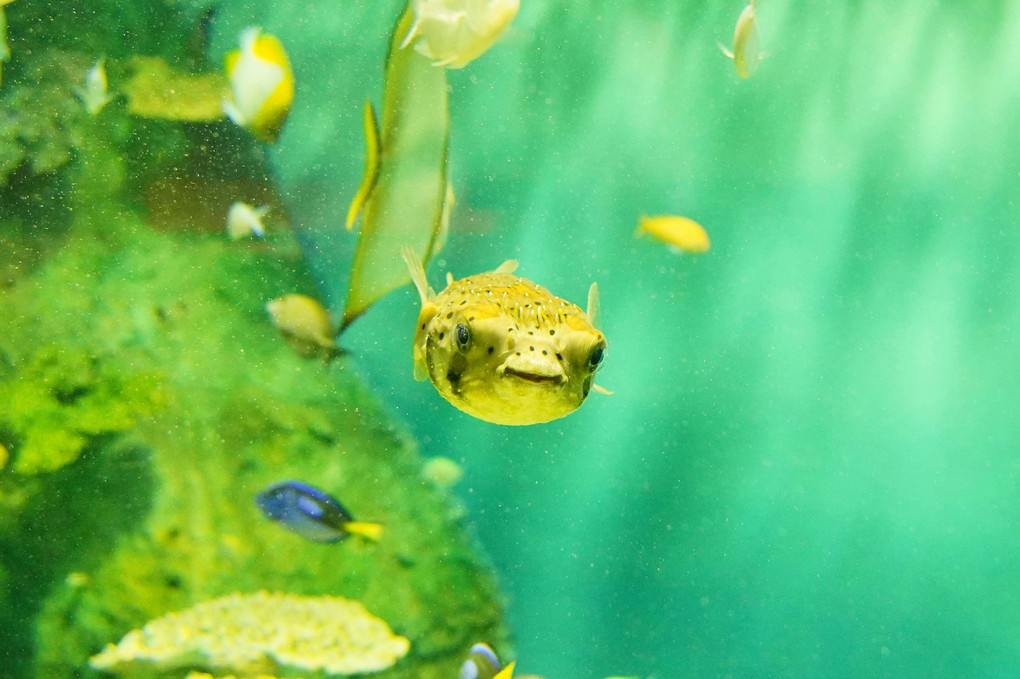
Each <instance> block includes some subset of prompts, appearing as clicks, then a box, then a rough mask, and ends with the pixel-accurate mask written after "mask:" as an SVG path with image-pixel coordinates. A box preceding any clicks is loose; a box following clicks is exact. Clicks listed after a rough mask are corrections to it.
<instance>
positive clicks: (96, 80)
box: [74, 59, 113, 115]
mask: <svg viewBox="0 0 1020 679" xmlns="http://www.w3.org/2000/svg"><path fill="white" fill-rule="evenodd" d="M74 91H75V93H76V94H77V95H78V98H79V99H81V103H83V104H84V105H85V110H86V111H88V112H89V114H90V115H96V114H97V113H99V112H100V111H102V110H103V107H104V106H106V105H107V104H109V103H110V101H111V100H112V99H113V95H111V94H110V93H109V92H108V91H107V84H106V67H105V66H104V65H103V59H100V60H99V61H97V62H96V63H95V65H94V66H93V67H92V68H90V69H89V70H88V73H86V74H85V83H84V85H83V86H82V87H76V88H74Z"/></svg>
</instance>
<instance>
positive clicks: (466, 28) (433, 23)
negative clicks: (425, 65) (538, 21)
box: [400, 0, 520, 68]
mask: <svg viewBox="0 0 1020 679" xmlns="http://www.w3.org/2000/svg"><path fill="white" fill-rule="evenodd" d="M411 7H412V8H413V10H414V24H412V25H411V30H410V31H408V33H407V35H406V36H405V37H404V41H403V42H402V43H400V47H401V49H403V48H404V47H407V46H408V45H409V44H411V42H412V41H414V40H416V39H417V42H415V45H414V49H415V50H417V52H418V53H419V54H421V55H422V56H424V57H426V58H428V59H432V60H433V62H434V65H435V66H446V67H447V68H464V67H465V66H467V65H468V64H469V63H471V62H472V61H474V60H475V59H477V58H478V57H480V56H482V55H483V54H484V53H485V51H486V50H488V49H489V48H490V47H492V45H493V44H494V43H495V42H496V40H498V39H499V37H500V36H501V35H502V34H503V31H505V30H506V27H507V26H509V25H510V22H511V21H513V20H514V17H515V16H517V10H518V9H520V0H413V2H412V3H411Z"/></svg>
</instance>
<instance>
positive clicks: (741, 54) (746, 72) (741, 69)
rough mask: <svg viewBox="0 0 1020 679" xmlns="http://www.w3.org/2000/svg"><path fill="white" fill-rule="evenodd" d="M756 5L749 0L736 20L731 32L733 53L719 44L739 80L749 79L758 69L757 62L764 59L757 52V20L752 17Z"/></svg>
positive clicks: (753, 1)
mask: <svg viewBox="0 0 1020 679" xmlns="http://www.w3.org/2000/svg"><path fill="white" fill-rule="evenodd" d="M757 5H758V0H750V2H749V3H748V5H747V7H745V8H744V11H743V12H741V13H740V16H739V17H738V18H737V27H736V30H734V31H733V51H732V52H731V51H729V50H728V49H726V46H725V45H723V44H722V43H719V49H721V50H722V52H723V54H725V55H726V56H728V57H729V58H730V59H732V60H733V65H734V66H735V67H736V69H737V75H738V76H740V77H741V78H750V77H751V76H752V75H754V72H755V71H756V70H757V69H758V62H759V61H761V60H762V59H764V58H765V55H764V54H762V53H761V52H759V50H758V20H757V19H756V18H755V15H754V10H755V8H756V7H757Z"/></svg>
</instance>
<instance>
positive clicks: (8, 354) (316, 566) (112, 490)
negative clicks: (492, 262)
mask: <svg viewBox="0 0 1020 679" xmlns="http://www.w3.org/2000/svg"><path fill="white" fill-rule="evenodd" d="M104 205H105V207H103V208H102V209H101V210H98V211H96V212H93V213H91V214H89V215H88V217H87V218H84V217H83V218H79V219H76V221H75V223H74V224H72V226H71V227H70V228H69V229H68V231H67V234H66V237H65V238H64V240H63V245H62V246H61V247H60V248H59V249H57V250H55V251H53V252H51V253H50V255H49V256H48V257H47V258H46V259H45V260H44V261H43V262H41V263H39V264H38V265H37V266H35V267H33V269H32V270H31V271H30V272H28V273H27V274H26V275H25V276H23V277H21V278H19V279H17V280H16V281H15V284H14V285H13V286H12V287H11V288H10V289H9V290H8V291H6V292H5V294H4V295H3V296H2V297H0V317H3V318H4V319H7V329H6V332H5V333H4V335H3V337H2V338H0V355H2V356H3V357H4V376H3V377H4V379H5V382H4V385H5V388H6V389H8V390H13V389H23V390H26V393H31V394H36V395H37V396H38V400H39V403H40V404H41V405H40V406H39V407H40V408H43V409H44V410H45V409H46V408H48V409H49V411H52V412H49V411H47V412H44V413H43V414H44V415H46V416H47V417H50V418H51V419H52V421H54V422H56V423H58V424H59V425H60V426H57V427H56V428H55V429H54V431H65V432H67V433H68V435H77V436H78V437H79V439H80V440H78V441H77V442H76V446H77V447H76V449H75V451H74V454H73V455H70V456H68V454H67V448H66V446H65V447H61V446H54V447H53V451H52V452H53V455H54V458H53V459H46V458H45V456H44V455H42V454H41V453H40V452H39V451H35V452H33V453H32V454H33V455H35V456H36V457H37V458H39V459H32V460H30V461H31V462H32V465H31V468H29V467H28V462H25V461H24V458H22V461H21V462H20V463H19V456H21V455H24V454H26V453H24V451H23V450H20V449H19V447H20V446H21V445H22V444H23V438H24V437H22V436H20V435H19V430H18V427H17V426H16V425H17V424H18V422H14V421H13V420H11V419H10V418H8V421H7V422H6V425H5V424H4V423H3V421H2V420H0V443H4V444H5V446H6V447H7V448H8V449H9V452H10V457H11V459H10V462H9V463H8V464H7V466H6V467H5V468H4V469H3V470H0V496H2V497H3V498H4V500H5V502H9V503H12V504H13V506H14V510H13V511H12V512H10V513H9V520H8V519H5V521H3V522H0V530H2V534H0V563H3V564H4V567H5V569H6V574H5V577H4V578H3V581H2V584H3V585H4V586H5V587H6V588H7V590H8V594H9V592H12V591H20V592H22V593H25V594H27V596H25V597H23V599H22V603H21V604H19V605H18V606H15V607H13V608H9V609H5V610H6V611H8V612H9V613H10V614H11V615H12V616H17V618H16V619H18V618H20V619H19V620H18V623H17V624H15V620H14V619H6V620H2V621H0V622H2V625H0V629H5V630H11V629H12V628H18V629H16V630H15V631H7V632H3V633H0V634H3V635H6V636H8V640H9V641H10V643H9V644H7V645H9V647H10V648H14V649H17V648H24V647H26V646H28V645H29V641H31V645H33V646H34V651H33V653H34V664H32V665H31V666H28V665H24V664H23V665H22V666H17V665H15V667H16V670H17V671H18V674H17V675H16V676H24V677H30V676H33V677H47V678H48V679H50V678H57V677H88V676H99V673H98V672H95V671H93V670H90V669H89V668H88V667H87V660H88V657H89V656H90V655H91V654H94V653H96V652H97V651H99V650H100V649H101V648H102V647H103V646H104V645H105V644H107V643H110V642H116V641H118V640H119V639H120V638H121V637H122V636H123V635H124V634H125V633H126V632H127V631H129V630H130V629H132V628H137V627H140V626H142V625H143V624H144V623H145V622H146V621H148V620H150V619H153V618H156V617H158V616H160V615H163V614H164V613H166V612H168V611H172V610H177V609H183V608H187V607H189V606H191V605H193V604H195V603H197V602H199V601H203V600H206V599H210V598H214V597H218V596H222V595H226V594H230V593H233V592H254V591H256V590H259V589H268V590H270V591H285V592H292V593H297V594H307V595H318V594H334V595H340V596H344V597H347V598H350V599H355V600H359V601H361V602H362V603H364V604H365V606H366V607H367V608H368V610H369V611H371V612H372V613H373V614H375V615H377V616H379V617H381V618H382V619H384V620H385V621H387V622H388V623H389V624H390V626H391V627H392V628H393V629H394V631H395V632H397V633H398V634H402V635H404V636H407V637H408V638H409V639H410V640H411V646H412V648H411V652H410V654H409V655H408V656H407V657H406V658H404V659H403V660H402V661H401V662H400V663H399V664H398V665H397V666H396V667H394V668H393V669H391V670H388V671H386V672H384V673H382V674H380V675H378V676H382V677H411V676H414V677H436V678H437V679H438V678H439V677H450V676H456V672H457V667H458V666H459V664H460V662H461V660H462V658H463V655H462V654H463V653H464V651H465V650H466V649H467V647H468V646H469V645H470V644H471V643H472V642H474V641H477V640H482V639H484V640H489V641H491V642H494V643H495V644H496V645H497V646H499V645H501V644H503V643H505V640H506V636H507V635H506V632H505V629H504V627H503V623H502V615H501V610H500V609H501V603H500V597H499V595H498V592H497V589H496V587H495V585H494V581H493V579H492V577H491V574H490V573H489V571H488V569H487V567H486V565H485V563H484V561H483V559H482V558H481V557H480V556H479V553H478V552H477V550H476V549H475V546H474V545H473V544H472V543H471V541H470V539H469V538H468V536H467V535H466V533H465V531H464V530H463V529H462V527H461V526H460V525H459V516H460V514H459V513H460V510H459V506H458V505H457V503H456V500H455V499H453V498H451V497H449V496H447V495H446V494H445V493H443V492H441V491H439V490H437V489H436V488H434V487H433V486H431V485H430V484H428V483H426V482H425V481H424V480H423V479H422V476H421V464H422V460H421V458H420V457H419V454H418V451H417V447H416V445H415V443H414V442H413V441H412V440H410V439H409V437H408V436H407V435H406V434H405V433H404V432H403V431H402V429H401V428H400V427H399V426H398V425H396V424H394V422H393V421H392V420H391V418H390V417H389V416H388V414H387V413H386V412H385V410H384V408H383V407H382V406H381V404H380V403H379V402H378V401H377V399H376V398H375V397H374V396H373V395H372V394H371V393H370V392H369V391H368V390H367V389H366V388H365V386H364V385H363V383H362V381H361V380H360V379H359V377H358V375H357V371H356V365H355V364H354V362H353V361H352V360H350V359H349V358H348V357H345V356H341V357H340V358H339V359H337V360H335V361H333V362H332V363H331V364H329V365H328V366H327V365H324V364H323V363H322V362H321V361H309V360H305V359H302V358H300V357H298V356H297V355H295V354H294V353H293V351H292V350H291V349H290V348H289V347H288V346H287V344H286V343H285V342H284V340H283V339H282V338H281V337H280V336H279V335H278V334H277V333H276V331H275V329H274V328H273V327H272V326H271V324H270V322H269V318H268V315H267V314H266V312H265V310H264V304H265V302H266V301H267V300H269V299H271V298H273V297H275V296H278V295H281V294H284V293H289V292H301V293H305V294H315V285H314V283H313V281H312V280H311V279H310V277H309V275H308V273H307V270H306V269H305V266H304V260H303V259H302V257H301V254H300V252H299V250H298V248H297V246H296V244H295V243H294V241H293V239H292V238H291V237H290V236H289V234H288V233H286V232H285V231H280V230H278V231H277V232H276V233H274V234H271V235H270V237H269V238H268V239H266V240H265V241H247V242H230V241H228V240H227V238H226V237H225V236H221V235H213V234H196V233H164V232H159V231H157V230H154V229H153V228H151V227H150V226H148V225H147V224H145V223H144V221H143V220H142V219H140V218H139V217H138V216H137V215H136V214H134V213H133V212H132V211H131V210H129V209H128V208H126V207H124V208H123V209H118V206H117V205H116V204H115V203H113V202H110V201H107V202H106V203H104ZM47 361H49V362H47ZM54 362H56V363H55V365H57V367H59V368H60V369H61V370H60V371H58V374H59V376H60V378H61V380H62V381H61V385H63V387H62V388H66V385H67V384H71V383H73V382H74V380H73V379H72V377H73V375H68V374H66V373H67V372H68V370H69V369H70V368H73V366H75V365H78V366H80V367H81V368H82V369H81V370H80V371H77V372H76V375H77V376H78V377H79V378H80V380H79V381H80V382H81V384H71V388H72V389H73V390H75V394H76V398H75V399H72V400H71V401H70V402H62V401H61V400H60V399H59V398H56V397H53V390H52V389H49V388H48V387H47V386H46V385H45V384H39V383H38V382H39V380H40V379H41V378H40V377H39V376H40V375H47V374H50V373H47V372H46V370H45V369H46V368H47V366H50V367H52V365H54ZM40 366H41V367H40ZM50 372H51V373H52V370H51V371H50ZM19 377H20V378H21V379H18V378H19ZM32 379H35V381H36V383H35V384H30V383H29V382H31V380H32ZM100 396H102V399H100V398H99V397H100ZM51 397H52V398H51ZM89 398H91V399H92V400H93V401H96V402H98V403H99V405H94V406H93V407H90V408H88V409H83V406H81V405H80V403H81V401H82V400H83V399H89ZM85 402H86V403H88V402H89V401H87V400H86V401H85ZM76 407H77V408H79V409H82V412H81V413H77V412H76V411H74V408H76ZM30 416H31V413H29V414H27V415H25V414H23V419H25V418H29V419H30ZM72 416H74V417H72ZM62 418H63V419H62ZM61 423H62V424H61ZM83 423H84V424H83ZM60 455H63V457H59V456H60ZM28 472H31V473H28ZM283 479H299V480H302V481H305V482H308V483H311V484H313V485H316V486H318V487H320V488H322V489H324V490H326V491H327V492H330V493H331V494H334V495H335V496H336V497H338V498H339V499H340V500H341V501H342V502H343V503H344V504H345V505H346V506H347V507H348V508H349V509H350V510H351V511H352V512H353V513H354V515H355V516H356V517H357V518H358V519H362V520H371V521H379V522H381V523H383V524H384V525H385V527H386V528H385V532H384V534H383V537H382V539H381V540H380V541H379V542H376V543H372V542H362V541H359V540H357V539H349V540H347V541H345V542H341V543H337V544H317V543H311V542H307V541H305V540H303V539H302V538H301V537H299V536H297V535H295V534H293V533H290V532H288V531H286V530H285V529H283V528H281V527H280V526H278V525H275V524H273V523H271V522H269V521H267V520H266V519H265V518H264V517H263V516H262V514H261V513H260V511H259V510H258V508H257V507H256V506H255V504H254V502H253V497H254V495H255V493H256V492H257V491H259V490H260V489H262V488H264V487H265V486H266V485H268V484H270V483H273V482H276V481H280V480H283ZM5 512H6V509H5ZM43 560H45V563H46V564H47V565H46V566H45V567H44V568H41V569H40V568H38V566H37V564H38V562H40V561H43ZM5 598H7V597H5V596H0V601H3V600H5ZM25 616H31V619H32V620H33V622H34V630H33V631H32V632H31V633H29V632H28V630H29V629H30V628H26V627H25V626H24V624H25V623H24V618H25ZM6 617H7V614H6V613H0V618H6ZM19 626H20V627H19ZM0 641H2V640H0ZM0 645H5V644H4V643H0ZM184 674H185V673H183V672H179V671H178V672H174V673H168V674H165V675H155V676H168V677H169V676H174V677H176V676H183V675H184Z"/></svg>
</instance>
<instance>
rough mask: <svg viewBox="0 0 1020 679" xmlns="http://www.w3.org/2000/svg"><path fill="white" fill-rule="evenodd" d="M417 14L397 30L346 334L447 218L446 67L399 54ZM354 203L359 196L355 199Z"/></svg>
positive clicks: (431, 242) (403, 276) (396, 282)
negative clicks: (409, 253) (404, 253)
mask: <svg viewBox="0 0 1020 679" xmlns="http://www.w3.org/2000/svg"><path fill="white" fill-rule="evenodd" d="M413 21H414V15H413V13H412V12H411V10H410V9H407V10H405V11H404V14H403V15H402V16H401V18H400V20H399V21H398V22H397V26H396V28H395V29H394V31H393V37H392V39H391V41H390V49H389V55H388V56H387V58H386V76H385V79H386V81H385V85H384V88H383V106H382V120H381V125H380V153H379V170H378V178H377V179H376V180H375V186H374V187H373V188H372V189H371V191H370V192H369V195H368V198H367V200H365V204H364V207H363V208H362V209H361V216H362V225H361V234H360V237H359V239H358V244H357V247H356V249H355V252H354V262H353V264H352V265H351V279H350V284H349V286H348V291H347V303H346V305H345V307H344V316H343V320H342V321H341V324H340V328H341V331H342V330H343V329H344V328H346V327H347V326H348V325H350V324H351V322H352V321H354V319H355V318H357V317H358V316H360V315H361V314H362V313H364V312H365V310H366V309H368V307H370V306H371V305H372V304H373V303H374V302H376V301H377V300H378V299H380V298H381V297H382V296H383V295H385V294H386V293H388V292H390V291H391V290H395V289H396V288H399V287H401V286H403V285H406V284H407V283H408V282H410V280H411V279H410V276H409V274H408V272H407V266H406V265H405V264H404V261H403V259H402V258H401V254H400V250H401V247H402V246H404V245H407V246H410V248H411V249H412V250H413V251H414V253H415V254H416V255H417V256H418V257H419V258H420V259H421V260H423V261H424V260H426V259H427V258H428V257H429V256H430V255H431V254H432V252H433V250H434V247H435V242H436V238H437V236H438V233H439V231H440V226H441V224H442V221H443V205H444V202H445V197H446V152H447V146H448V137H449V127H450V116H449V110H448V108H447V92H446V90H447V83H446V69H442V68H435V67H433V65H432V61H431V60H429V59H428V58H427V57H425V56H423V55H421V54H419V53H418V52H416V51H415V50H408V49H400V43H401V41H402V40H403V38H404V36H406V35H407V33H408V31H409V30H410V29H411V25H412V23H413ZM356 200H357V199H356Z"/></svg>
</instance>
